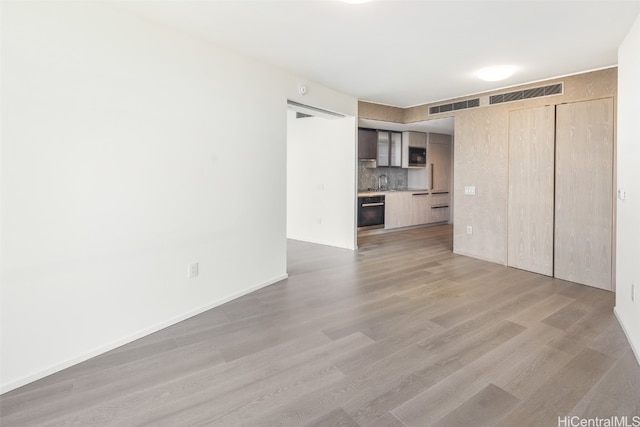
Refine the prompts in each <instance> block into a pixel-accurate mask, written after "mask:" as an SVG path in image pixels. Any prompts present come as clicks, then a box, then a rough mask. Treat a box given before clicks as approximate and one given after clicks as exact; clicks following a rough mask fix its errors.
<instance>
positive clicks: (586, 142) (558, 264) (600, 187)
mask: <svg viewBox="0 0 640 427" xmlns="http://www.w3.org/2000/svg"><path fill="white" fill-rule="evenodd" d="M555 221H556V225H555V256H554V259H555V276H556V277H557V278H560V279H564V280H569V281H572V282H577V283H582V284H585V285H590V286H594V287H597V288H601V289H607V290H612V277H611V275H612V269H611V265H612V234H613V223H612V221H613V100H612V99H611V98H608V99H600V100H594V101H585V102H577V103H572V104H563V105H559V106H558V107H557V111H556V208H555Z"/></svg>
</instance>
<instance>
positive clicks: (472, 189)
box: [464, 187, 476, 196]
mask: <svg viewBox="0 0 640 427" xmlns="http://www.w3.org/2000/svg"><path fill="white" fill-rule="evenodd" d="M464 194H466V195H467V196H475V195H476V187H464Z"/></svg>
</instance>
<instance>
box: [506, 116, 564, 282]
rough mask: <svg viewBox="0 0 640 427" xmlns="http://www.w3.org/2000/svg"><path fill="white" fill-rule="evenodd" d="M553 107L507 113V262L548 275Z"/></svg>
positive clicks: (551, 242)
mask: <svg viewBox="0 0 640 427" xmlns="http://www.w3.org/2000/svg"><path fill="white" fill-rule="evenodd" d="M554 140H555V108H554V107H553V106H546V107H540V108H532V109H527V110H517V111H511V112H510V113H509V203H508V204H509V210H508V248H507V249H508V252H507V264H508V265H509V266H510V267H516V268H521V269H523V270H528V271H533V272H535V273H540V274H545V275H547V276H553V214H554V208H553V204H554V156H555V153H554Z"/></svg>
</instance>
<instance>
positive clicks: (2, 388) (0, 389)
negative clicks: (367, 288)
mask: <svg viewBox="0 0 640 427" xmlns="http://www.w3.org/2000/svg"><path fill="white" fill-rule="evenodd" d="M287 277H289V275H288V274H283V275H282V276H279V277H276V278H273V279H271V280H269V281H267V282H265V283H262V284H259V285H256V286H253V287H250V288H247V289H243V290H242V291H240V292H237V293H235V294H232V295H229V296H227V297H224V298H221V299H219V300H216V301H213V302H210V303H208V304H206V305H203V306H202V307H198V308H196V309H194V310H190V311H188V312H186V313H183V314H180V315H178V316H174V317H172V318H171V319H168V320H166V321H163V322H160V323H157V324H155V325H153V326H151V327H149V328H145V329H142V330H140V331H137V332H135V333H133V334H131V335H128V336H126V337H123V338H121V339H119V340H116V341H112V342H110V343H108V344H106V345H104V346H100V347H98V348H96V349H93V350H91V351H88V352H86V353H83V354H81V355H78V356H76V357H73V358H71V359H69V360H65V361H64V362H62V363H57V364H55V365H53V366H50V367H48V368H46V369H43V370H41V371H38V372H35V373H33V374H31V375H27V376H25V377H23V378H20V379H19V380H16V381H12V382H10V383H7V384H1V385H0V394H4V393H7V392H9V391H11V390H15V389H17V388H19V387H22V386H24V385H27V384H29V383H32V382H34V381H37V380H39V379H42V378H44V377H46V376H49V375H51V374H54V373H56V372H59V371H61V370H63V369H66V368H69V367H71V366H73V365H77V364H78V363H81V362H84V361H85V360H88V359H91V358H92V357H96V356H99V355H101V354H103V353H106V352H107V351H111V350H113V349H115V348H118V347H121V346H123V345H125V344H128V343H130V342H132V341H135V340H137V339H140V338H142V337H145V336H147V335H150V334H152V333H154V332H158V331H159V330H162V329H164V328H167V327H169V326H171V325H175V324H176V323H178V322H182V321H183V320H186V319H188V318H190V317H193V316H196V315H198V314H200V313H203V312H205V311H207V310H211V309H212V308H215V307H217V306H219V305H222V304H224V303H225V302H229V301H231V300H234V299H236V298H240V297H241V296H244V295H246V294H249V293H251V292H254V291H257V290H258V289H262V288H264V287H266V286H269V285H272V284H274V283H276V282H279V281H281V280H284V279H286V278H287Z"/></svg>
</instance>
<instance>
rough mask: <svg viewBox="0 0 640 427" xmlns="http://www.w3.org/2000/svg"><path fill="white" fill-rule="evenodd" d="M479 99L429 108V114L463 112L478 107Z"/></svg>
mask: <svg viewBox="0 0 640 427" xmlns="http://www.w3.org/2000/svg"><path fill="white" fill-rule="evenodd" d="M479 106H480V98H474V99H467V100H465V101H458V102H453V103H451V104H442V105H436V106H434V107H429V114H438V113H446V112H447V111H455V110H464V109H467V108H473V107H479Z"/></svg>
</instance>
